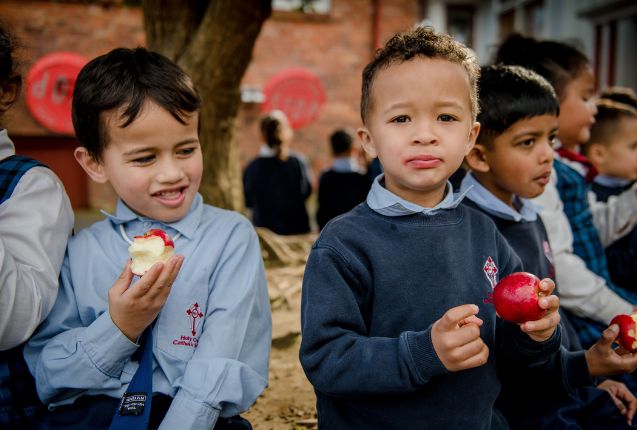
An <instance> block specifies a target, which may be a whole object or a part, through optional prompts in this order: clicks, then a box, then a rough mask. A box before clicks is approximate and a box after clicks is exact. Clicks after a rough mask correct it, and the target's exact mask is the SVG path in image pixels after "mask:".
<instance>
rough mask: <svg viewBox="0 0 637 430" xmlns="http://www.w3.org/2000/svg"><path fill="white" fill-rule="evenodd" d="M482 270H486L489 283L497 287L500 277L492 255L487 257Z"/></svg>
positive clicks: (492, 286)
mask: <svg viewBox="0 0 637 430" xmlns="http://www.w3.org/2000/svg"><path fill="white" fill-rule="evenodd" d="M482 270H484V274H485V275H486V277H487V279H488V280H489V283H490V284H491V288H495V284H497V283H498V277H497V275H498V268H497V267H496V265H495V263H494V262H493V259H492V258H491V256H489V257H488V258H487V261H485V263H484V266H483V267H482Z"/></svg>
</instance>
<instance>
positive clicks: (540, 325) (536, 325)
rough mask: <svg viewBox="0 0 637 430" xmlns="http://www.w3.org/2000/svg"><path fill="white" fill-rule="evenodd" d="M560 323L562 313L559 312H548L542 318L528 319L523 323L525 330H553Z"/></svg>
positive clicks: (522, 326)
mask: <svg viewBox="0 0 637 430" xmlns="http://www.w3.org/2000/svg"><path fill="white" fill-rule="evenodd" d="M559 323H560V314H559V313H558V312H548V313H547V314H546V315H544V317H543V318H542V319H539V320H537V321H528V322H525V323H524V324H522V325H521V328H522V330H523V331H525V332H527V333H528V332H542V331H545V330H551V329H553V328H555V327H557V325H558V324H559Z"/></svg>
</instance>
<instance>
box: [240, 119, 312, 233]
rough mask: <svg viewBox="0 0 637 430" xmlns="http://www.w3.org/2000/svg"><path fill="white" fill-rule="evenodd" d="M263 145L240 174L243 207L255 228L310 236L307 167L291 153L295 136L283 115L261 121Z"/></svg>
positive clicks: (310, 189)
mask: <svg viewBox="0 0 637 430" xmlns="http://www.w3.org/2000/svg"><path fill="white" fill-rule="evenodd" d="M261 135H262V137H263V141H264V143H263V145H261V151H260V154H259V157H258V158H256V159H255V160H252V162H250V164H248V166H247V167H246V169H245V172H244V174H243V187H244V193H245V202H246V206H247V207H248V208H249V209H251V210H252V222H253V223H254V225H255V226H256V227H266V228H268V229H270V230H272V231H273V232H275V233H278V234H302V233H309V231H310V219H309V216H308V213H307V209H306V207H305V201H306V200H307V198H308V197H309V196H310V194H311V193H312V184H311V182H310V172H309V168H308V164H307V162H306V160H305V158H304V157H302V156H301V155H300V154H296V153H293V152H292V151H291V150H290V145H291V144H292V139H293V137H294V132H293V130H292V127H290V124H289V122H288V119H287V117H286V116H285V114H284V113H283V112H282V111H278V110H277V111H272V112H270V113H269V114H268V115H266V116H265V117H264V118H263V119H262V120H261Z"/></svg>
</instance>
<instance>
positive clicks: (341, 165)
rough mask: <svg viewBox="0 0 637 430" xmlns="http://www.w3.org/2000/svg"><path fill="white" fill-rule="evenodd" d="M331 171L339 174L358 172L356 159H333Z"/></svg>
mask: <svg viewBox="0 0 637 430" xmlns="http://www.w3.org/2000/svg"><path fill="white" fill-rule="evenodd" d="M332 170H333V171H335V172H340V173H349V172H358V171H360V169H359V167H358V163H356V159H354V158H352V157H339V158H335V159H334V162H333V163H332Z"/></svg>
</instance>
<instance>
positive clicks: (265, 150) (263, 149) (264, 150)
mask: <svg viewBox="0 0 637 430" xmlns="http://www.w3.org/2000/svg"><path fill="white" fill-rule="evenodd" d="M276 155H277V154H276V151H275V150H274V149H272V148H270V147H269V146H268V145H266V144H263V145H261V146H260V147H259V156H260V157H265V158H272V157H276Z"/></svg>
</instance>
